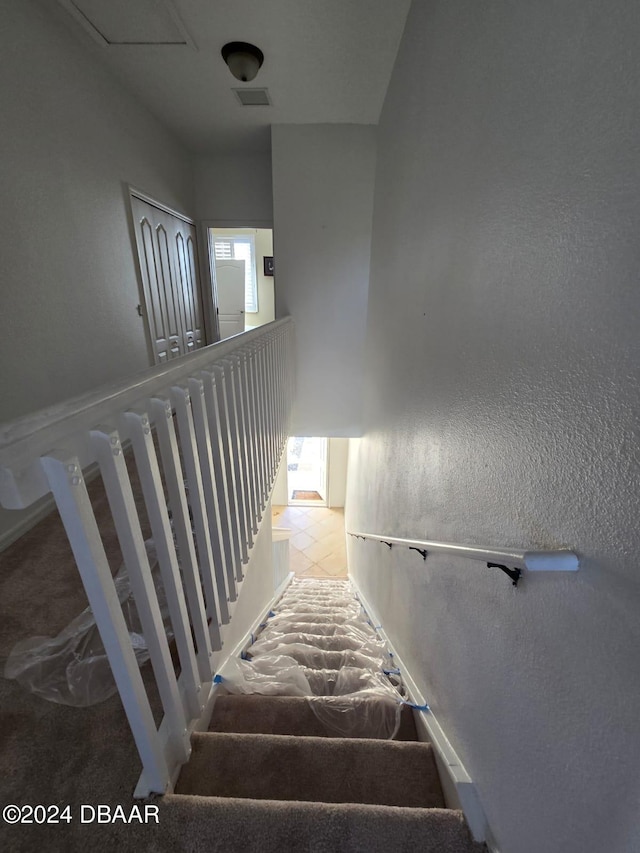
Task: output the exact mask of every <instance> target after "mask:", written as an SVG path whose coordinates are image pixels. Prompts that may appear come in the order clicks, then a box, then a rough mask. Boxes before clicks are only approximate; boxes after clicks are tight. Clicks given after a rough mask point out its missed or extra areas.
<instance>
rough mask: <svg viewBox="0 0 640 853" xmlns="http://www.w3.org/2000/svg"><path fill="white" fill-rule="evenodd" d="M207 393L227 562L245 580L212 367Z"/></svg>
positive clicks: (205, 376) (206, 377)
mask: <svg viewBox="0 0 640 853" xmlns="http://www.w3.org/2000/svg"><path fill="white" fill-rule="evenodd" d="M201 375H202V381H203V382H204V396H205V401H206V404H207V414H208V417H209V435H210V436H211V456H212V459H213V467H214V471H215V478H216V483H217V493H218V502H219V503H220V512H221V514H222V539H223V545H224V551H225V557H226V560H227V566H232V567H233V571H234V573H235V577H236V580H238V582H239V581H240V580H242V568H241V566H242V560H241V558H240V538H239V535H238V524H237V520H236V518H235V509H234V508H233V507H234V504H233V501H232V493H231V488H232V487H231V476H230V474H228V473H227V471H228V469H229V468H230V467H231V466H229V465H228V463H227V460H226V452H225V444H224V440H225V438H226V440H227V444H228V438H229V437H228V434H226V435H225V433H226V430H227V426H226V421H225V420H224V418H223V417H222V413H221V411H220V405H219V401H218V378H217V376H216V374H215V373H214V372H212V371H208V370H205V371H203V372H202V374H201Z"/></svg>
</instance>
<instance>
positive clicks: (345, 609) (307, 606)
mask: <svg viewBox="0 0 640 853" xmlns="http://www.w3.org/2000/svg"><path fill="white" fill-rule="evenodd" d="M278 612H279V613H289V614H290V616H295V615H297V614H301V613H309V614H314V615H325V616H333V614H334V613H336V614H338V615H341V616H350V617H351V618H353V617H354V616H359V615H360V613H361V612H362V609H361V607H360V605H359V604H358V603H357V602H355V601H354V602H353V604H347V605H345V604H343V605H341V606H340V607H333V606H325V605H323V604H314V603H313V602H309V603H306V602H305V603H304V604H289V603H288V602H286V601H284V602H283V603H282V608H280V609H279V610H278Z"/></svg>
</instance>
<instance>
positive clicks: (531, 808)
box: [347, 0, 640, 853]
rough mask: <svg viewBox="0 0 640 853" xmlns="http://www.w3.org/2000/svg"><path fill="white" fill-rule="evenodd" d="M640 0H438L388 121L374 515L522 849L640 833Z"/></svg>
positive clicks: (501, 840) (407, 44)
mask: <svg viewBox="0 0 640 853" xmlns="http://www.w3.org/2000/svg"><path fill="white" fill-rule="evenodd" d="M639 41H640V15H638V8H637V4H635V3H633V2H629V0H612V2H610V3H607V4H602V3H600V2H596V0H581V2H577V0H571V1H570V2H566V3H562V4H559V3H554V2H552V0H540V2H537V3H530V2H526V1H525V0H516V2H513V3H510V4H505V3H501V2H497V0H495V2H494V0H488V2H485V3H476V2H472V0H454V2H452V1H451V0H433V2H414V4H413V7H412V11H411V14H410V17H409V20H408V23H407V27H406V31H405V36H404V39H403V43H402V46H401V48H400V52H399V59H398V62H397V64H396V67H395V71H394V75H393V79H392V82H391V85H390V88H389V91H388V94H387V99H386V103H385V107H384V110H383V115H382V120H381V126H380V128H379V134H378V166H377V178H376V197H375V214H374V231H373V250H372V262H371V266H372V276H371V285H370V304H369V325H368V360H367V381H366V400H367V405H366V412H367V417H366V426H365V436H364V437H363V438H362V439H361V440H360V441H355V442H353V446H352V452H351V459H350V476H349V484H350V491H349V495H348V503H347V511H348V519H347V522H348V525H349V526H350V527H351V529H355V528H359V529H362V530H369V531H372V532H375V533H387V534H393V535H396V536H406V537H415V538H420V537H428V538H432V539H440V540H449V541H453V542H461V543H472V544H476V543H477V544H488V545H495V546H501V545H505V546H508V545H513V546H523V547H535V548H556V547H560V546H567V547H570V548H573V549H575V550H576V551H577V552H578V553H579V554H580V555H581V561H582V569H581V571H580V572H579V573H577V574H576V575H571V576H555V577H554V576H545V575H537V576H527V577H525V578H524V580H523V581H522V583H521V586H520V587H519V588H518V589H517V590H516V589H514V588H513V587H512V586H511V584H510V582H509V580H508V579H507V578H506V577H505V576H504V575H503V574H502V573H500V572H499V571H498V570H488V569H487V568H486V567H484V566H483V565H482V564H479V563H475V562H468V561H462V560H455V559H450V558H447V557H444V556H433V557H429V559H428V560H427V562H426V563H423V561H422V559H421V558H420V557H419V556H418V555H416V554H415V553H412V552H406V551H405V552H402V551H400V549H397V548H394V549H393V551H391V552H390V551H389V549H387V548H386V547H384V546H381V545H375V544H368V543H367V544H363V543H361V542H357V543H355V544H354V543H353V540H351V541H350V570H351V571H352V573H353V574H354V575H355V576H356V578H357V580H358V582H359V584H360V585H361V587H362V589H363V592H364V593H365V595H366V596H367V597H368V598H369V599H370V600H371V601H372V603H373V604H374V605H375V607H376V608H377V610H378V612H379V614H380V616H381V618H382V621H383V623H384V625H385V628H386V630H387V631H388V633H389V634H390V636H391V638H392V640H393V641H394V642H395V643H396V644H397V648H398V651H399V652H400V654H401V655H402V656H403V657H404V658H405V660H406V662H407V664H408V665H409V666H410V667H411V669H412V671H413V674H414V675H415V676H416V678H417V680H418V681H419V683H420V684H421V686H423V687H424V691H425V694H426V696H427V697H428V701H429V702H430V704H431V705H432V706H433V708H434V710H435V712H436V714H437V716H438V718H439V719H441V722H442V723H443V725H444V727H445V730H446V731H447V733H448V735H449V736H450V738H451V740H452V742H453V744H454V746H455V747H456V749H458V750H459V752H460V754H461V757H462V758H463V760H464V762H465V764H466V765H467V767H468V769H469V770H470V772H471V774H472V776H473V778H474V780H475V781H476V782H477V785H478V790H479V794H480V797H481V799H482V802H483V804H484V807H485V809H486V812H487V815H488V818H489V822H490V824H491V826H492V828H493V831H494V834H495V836H496V837H497V841H498V844H499V846H500V849H501V850H502V851H503V853H541V851H544V853H600V851H605V850H606V851H607V853H632V851H637V850H639V849H640V812H639V810H638V769H637V760H638V754H639V751H640V729H639V727H638V707H639V705H640V666H639V665H638V643H639V640H640V615H639V614H640V583H639V581H640V575H639V572H638V555H639V553H640V534H639V532H638V506H639V494H638V491H639V486H638V483H639V478H638V462H639V459H640V454H639V451H638V445H639V438H640V428H639V426H638V425H639V423H640V419H639V414H640V388H639V385H638V367H639V360H638V356H639V354H640V353H639V348H640V336H639V334H638V316H639V314H640V288H639V285H638V270H639V269H640V241H639V235H640V147H639V145H638V140H639V139H640V111H639V110H638V98H639V96H640V53H639V52H638V49H637V45H638V42H639Z"/></svg>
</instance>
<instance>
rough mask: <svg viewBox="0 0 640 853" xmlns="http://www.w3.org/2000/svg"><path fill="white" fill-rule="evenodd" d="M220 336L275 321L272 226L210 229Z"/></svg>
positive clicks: (215, 300) (221, 337)
mask: <svg viewBox="0 0 640 853" xmlns="http://www.w3.org/2000/svg"><path fill="white" fill-rule="evenodd" d="M209 246H210V252H211V259H212V267H214V268H215V281H216V284H215V289H214V302H215V304H216V308H217V315H218V326H219V330H220V339H221V340H222V339H223V338H229V337H231V336H232V335H237V334H239V333H240V332H246V331H249V329H255V328H256V327H257V326H263V325H264V324H265V323H271V322H272V321H273V320H275V294H274V270H273V231H272V229H271V228H209Z"/></svg>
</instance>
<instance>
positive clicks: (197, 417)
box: [189, 379, 238, 601]
mask: <svg viewBox="0 0 640 853" xmlns="http://www.w3.org/2000/svg"><path fill="white" fill-rule="evenodd" d="M189 393H190V394H191V407H192V410H193V423H194V427H195V431H196V440H197V442H198V456H199V458H200V473H201V475H202V487H203V490H204V499H205V506H206V508H207V517H208V519H209V535H210V537H211V547H212V551H213V562H214V565H215V573H216V584H217V586H218V596H219V597H222V596H226V597H227V598H228V599H229V601H235V600H236V599H237V597H238V595H237V592H236V584H235V578H234V576H233V566H232V565H228V566H227V561H226V556H225V553H224V542H223V534H222V516H221V512H220V505H219V502H218V484H217V482H216V478H215V471H214V468H213V458H212V455H211V436H210V434H209V416H208V412H207V406H206V400H205V395H204V382H203V381H202V380H201V379H190V380H189ZM225 577H226V582H225Z"/></svg>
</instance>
